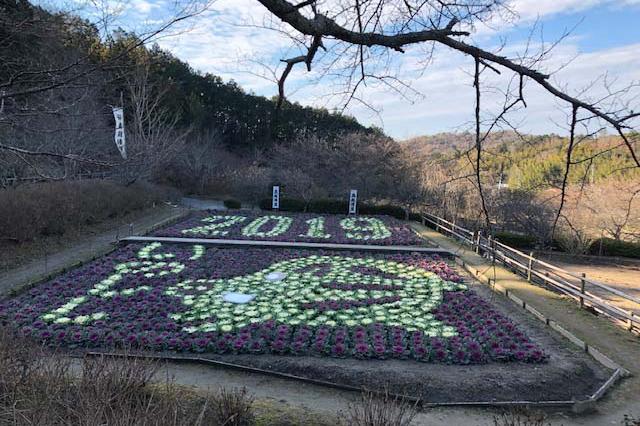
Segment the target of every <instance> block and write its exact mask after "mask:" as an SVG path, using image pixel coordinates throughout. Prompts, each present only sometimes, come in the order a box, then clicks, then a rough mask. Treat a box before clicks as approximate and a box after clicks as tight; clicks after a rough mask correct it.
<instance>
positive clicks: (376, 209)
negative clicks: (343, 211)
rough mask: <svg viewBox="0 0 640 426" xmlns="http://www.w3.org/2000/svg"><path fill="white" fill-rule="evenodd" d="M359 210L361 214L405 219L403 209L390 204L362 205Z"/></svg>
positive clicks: (405, 215)
mask: <svg viewBox="0 0 640 426" xmlns="http://www.w3.org/2000/svg"><path fill="white" fill-rule="evenodd" d="M359 210H360V213H361V214H384V215H387V216H393V217H395V218H396V219H400V220H404V219H405V218H406V217H407V214H406V212H405V209H403V208H402V207H400V206H395V205H392V204H363V205H361V206H360V209H359Z"/></svg>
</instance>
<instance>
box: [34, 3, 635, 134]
mask: <svg viewBox="0 0 640 426" xmlns="http://www.w3.org/2000/svg"><path fill="white" fill-rule="evenodd" d="M83 1H84V0H42V1H40V2H39V3H40V4H42V5H44V6H46V7H51V8H70V7H71V8H74V9H76V10H77V11H78V13H80V14H83V15H84V16H88V17H90V19H94V20H95V19H98V16H97V15H96V14H95V11H94V9H93V8H92V7H91V4H95V3H100V4H105V5H108V6H109V7H111V8H112V9H114V10H116V11H117V12H118V13H117V14H116V16H115V17H114V19H113V20H112V21H110V22H109V28H115V27H116V26H122V27H124V28H126V29H129V30H137V31H139V32H140V31H145V30H147V29H149V28H153V27H154V26H157V25H158V24H159V23H160V22H162V21H163V20H165V19H167V17H169V16H171V15H172V13H173V12H174V9H173V8H172V7H171V6H170V5H171V4H174V1H173V0H130V1H125V0H94V1H93V2H88V3H86V4H85V3H83ZM512 7H513V9H514V10H515V11H516V12H517V14H518V17H517V19H515V20H512V21H511V22H504V21H499V20H496V22H494V23H493V25H492V28H491V29H489V28H485V27H482V28H478V29H477V31H476V32H475V33H474V34H472V39H473V40H474V41H475V42H477V43H478V44H480V45H481V46H482V47H485V48H489V49H491V48H495V47H497V46H499V45H500V44H501V40H503V39H505V38H506V40H507V48H506V52H507V53H508V54H510V55H511V54H515V53H517V52H519V51H521V50H522V48H523V46H524V44H525V42H526V40H527V38H528V36H529V34H530V32H531V27H532V26H533V25H534V23H536V22H537V24H538V27H537V28H538V32H537V33H536V35H537V36H539V35H540V31H541V32H542V34H543V35H544V39H545V40H546V41H553V40H555V39H557V38H558V37H559V36H560V35H562V34H563V32H565V31H566V30H567V29H571V28H573V27H575V26H576V25H577V27H576V28H575V29H574V31H573V32H572V33H571V35H570V36H569V37H568V38H566V39H565V40H564V41H563V42H562V43H561V44H560V45H559V46H558V47H557V48H556V49H555V50H554V54H553V55H552V56H551V57H550V58H549V59H548V60H547V61H546V62H545V63H544V64H543V66H544V67H545V68H547V69H549V70H554V69H557V68H558V67H560V66H564V68H563V69H562V70H560V71H559V72H558V73H557V74H555V75H554V76H553V81H554V82H555V83H556V84H558V85H559V86H562V87H566V88H567V90H568V91H569V92H571V93H576V92H577V91H579V90H580V89H582V88H583V87H585V86H586V85H588V84H589V83H590V82H593V81H594V80H596V79H597V78H598V77H599V76H602V75H604V74H606V75H607V79H608V81H609V82H614V83H613V87H622V86H623V85H626V84H628V83H631V82H632V81H640V0H513V1H512ZM270 21H271V17H270V15H269V14H268V12H267V11H266V10H264V8H263V7H262V6H261V5H260V4H259V3H258V2H257V1H256V0H216V1H215V2H214V3H213V4H212V6H211V9H210V10H209V11H207V12H205V13H203V14H202V15H201V16H199V17H196V18H193V20H191V21H190V22H188V23H187V26H186V27H185V26H183V27H181V28H179V29H177V30H179V31H176V32H175V33H174V34H171V36H166V37H163V38H162V39H160V40H157V41H158V43H159V44H160V45H161V46H162V47H163V48H166V49H168V50H170V51H172V52H173V53H174V54H175V55H177V56H178V57H179V58H181V59H182V60H184V61H187V62H189V63H190V64H191V65H192V66H193V68H195V69H197V70H200V71H202V72H211V73H214V74H218V75H221V76H222V77H224V78H225V79H234V80H235V81H237V82H238V83H240V85H241V86H243V87H244V88H245V89H246V90H248V91H252V92H254V93H256V94H260V95H265V96H272V95H274V94H275V93H276V92H277V87H276V85H275V84H274V83H273V82H272V81H270V80H269V79H265V78H262V77H260V76H259V75H265V74H266V75H268V74H269V72H268V71H265V68H264V67H263V66H262V65H257V63H258V62H259V63H261V64H266V65H268V66H269V67H271V68H273V67H277V66H278V65H279V59H280V58H283V57H288V56H291V53H292V51H291V48H290V46H291V43H290V41H289V40H288V38H287V37H285V36H282V35H281V34H279V33H277V32H274V31H270V30H266V29H263V28H259V27H260V26H262V25H263V24H265V23H269V22H270ZM537 39H538V38H537V37H536V40H537ZM436 53H437V55H436V56H435V60H434V61H433V62H432V63H431V64H430V65H429V66H427V67H426V68H423V67H422V66H421V65H420V61H421V59H422V58H423V56H422V55H423V52H422V51H421V50H420V49H409V50H408V52H407V53H406V54H404V55H400V54H399V55H397V57H395V58H394V66H395V67H396V69H397V70H398V72H399V75H400V76H401V77H402V78H403V81H406V82H407V83H409V84H411V86H412V88H413V89H415V90H416V91H417V92H418V93H419V95H418V94H414V95H412V96H410V99H408V100H407V99H405V98H403V97H401V96H398V95H396V94H394V93H393V92H390V91H389V90H385V89H383V88H381V87H377V86H376V85H374V84H372V85H369V86H368V87H367V88H366V89H365V91H364V92H363V93H362V94H361V96H362V97H363V99H365V100H366V101H367V103H369V104H370V105H373V106H374V107H375V108H376V110H377V111H376V112H372V111H371V110H370V109H369V108H366V107H364V106H362V105H359V104H357V103H356V104H352V105H351V106H350V107H349V108H348V109H347V111H346V113H348V114H351V115H354V116H355V117H356V118H358V119H359V120H360V121H361V122H362V123H363V124H366V125H369V124H374V125H377V126H380V127H383V128H384V130H385V131H386V132H387V133H388V134H390V135H391V136H394V137H396V138H398V139H404V138H407V137H411V136H417V135H422V134H433V133H437V132H446V131H456V130H465V129H467V128H469V123H470V120H472V118H473V115H472V114H473V108H474V105H473V99H474V98H473V88H472V87H471V82H472V81H471V80H472V79H471V77H470V76H469V75H468V73H469V71H470V70H471V69H472V68H471V66H472V62H471V61H470V60H469V59H468V58H465V57H463V56H462V55H459V54H457V53H455V52H451V51H449V50H446V49H438V50H437V51H436ZM280 70H281V68H280ZM318 77H319V72H318V71H317V70H316V71H312V72H311V73H306V72H305V71H304V69H303V68H298V69H296V70H295V71H294V72H293V73H292V75H291V77H290V81H289V83H288V88H289V90H288V92H289V98H290V99H291V100H295V101H298V102H300V103H302V104H306V105H314V106H322V107H326V108H329V109H332V108H336V107H339V106H341V105H342V104H341V103H339V102H338V101H337V99H336V97H335V96H333V95H332V94H333V93H334V92H335V91H336V88H335V87H334V86H335V85H336V84H337V82H336V81H335V80H333V79H330V78H326V77H325V78H324V79H323V80H321V81H320V82H318V81H317V79H318ZM505 78H506V77H497V76H494V77H492V76H487V82H486V84H487V85H495V86H500V85H504V84H505V83H506V80H505ZM616 85H617V86H616ZM603 93H604V92H603V89H602V80H599V81H598V82H597V84H596V85H595V86H593V87H592V88H591V89H590V91H589V92H587V93H586V94H585V96H588V97H594V98H595V97H598V96H600V95H602V94H603ZM525 95H526V97H527V100H528V108H527V109H526V111H523V112H519V113H516V114H515V115H514V116H513V117H512V119H513V120H514V122H517V123H518V124H519V127H520V128H521V129H522V130H523V131H526V132H530V133H550V132H554V133H560V134H563V133H565V132H566V106H565V105H563V104H562V103H559V102H558V101H556V100H554V99H553V98H552V97H551V96H550V95H548V94H546V93H545V92H543V91H541V90H539V89H537V88H536V87H535V85H533V84H529V85H527V87H526V90H525ZM500 100H501V98H500V96H498V95H496V94H495V93H494V94H492V93H487V94H486V95H485V98H484V104H485V105H486V107H487V110H486V111H487V113H489V112H490V111H491V110H492V106H495V105H496V104H497V103H498V102H500ZM638 109H640V105H638V108H636V110H638Z"/></svg>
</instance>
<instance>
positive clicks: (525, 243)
mask: <svg viewBox="0 0 640 426" xmlns="http://www.w3.org/2000/svg"><path fill="white" fill-rule="evenodd" d="M495 239H496V240H497V241H499V242H501V243H502V244H505V245H508V246H510V247H513V248H517V249H532V248H535V246H536V244H537V242H538V239H537V238H536V237H534V236H532V235H523V234H515V233H513V232H504V231H503V232H496V233H495Z"/></svg>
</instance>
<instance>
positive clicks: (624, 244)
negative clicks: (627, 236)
mask: <svg viewBox="0 0 640 426" xmlns="http://www.w3.org/2000/svg"><path fill="white" fill-rule="evenodd" d="M601 244H602V253H600V245H601ZM589 254H594V255H600V254H602V255H603V256H620V257H632V258H635V259H640V243H632V242H629V241H620V240H614V239H612V238H600V239H597V240H595V241H594V242H592V243H591V245H590V246H589Z"/></svg>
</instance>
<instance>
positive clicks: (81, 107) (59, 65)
mask: <svg viewBox="0 0 640 426" xmlns="http://www.w3.org/2000/svg"><path fill="white" fill-rule="evenodd" d="M211 1H212V0H211ZM211 1H210V0H184V1H183V0H180V1H177V2H175V5H176V9H175V14H173V15H172V16H170V17H169V18H168V19H167V20H166V21H165V22H163V23H162V24H159V25H158V26H157V27H155V28H152V29H151V30H149V31H147V32H145V33H143V34H140V35H139V36H138V37H135V38H131V39H130V40H128V44H126V45H125V46H122V48H121V49H119V50H118V52H117V53H116V54H113V55H107V56H104V55H103V53H104V52H103V51H101V49H103V48H104V46H105V44H104V43H103V42H104V40H102V39H101V35H100V34H99V30H98V28H97V26H96V25H94V24H92V23H90V22H88V21H85V20H82V19H81V18H78V17H75V16H73V15H72V14H70V13H64V12H58V13H50V12H47V11H45V10H43V9H41V8H39V7H37V6H33V5H31V4H30V3H29V2H28V1H27V0H8V1H5V2H1V3H0V59H1V60H0V135H2V138H0V152H2V154H3V156H4V155H5V154H6V155H7V156H8V157H9V158H10V161H11V165H12V169H13V173H14V174H15V173H20V170H22V169H25V168H26V169H28V170H31V171H32V173H33V172H35V173H36V174H37V175H39V176H41V177H42V178H43V179H61V178H64V177H66V176H67V173H66V172H68V170H69V169H70V168H71V169H73V168H79V167H82V165H83V164H84V165H86V166H87V167H90V168H105V167H106V168H109V167H113V166H115V165H117V164H118V163H119V161H118V159H117V156H116V155H115V149H111V150H107V149H105V146H104V144H105V143H107V142H108V141H109V139H110V138H108V137H107V131H108V130H107V129H108V127H109V115H110V110H109V109H108V107H107V105H105V104H101V105H99V102H100V100H101V99H102V100H104V96H103V95H104V94H103V93H101V91H102V90H103V88H104V84H105V83H106V82H107V81H111V80H112V79H113V78H114V74H115V71H117V74H118V75H122V72H123V66H124V63H123V60H124V59H125V58H126V57H127V56H129V55H130V54H131V53H132V52H134V51H135V50H136V49H138V48H140V47H141V46H143V45H145V44H147V43H149V42H151V41H152V40H154V39H156V38H158V37H159V36H161V35H167V33H168V32H169V30H170V29H172V28H174V27H176V26H177V25H178V24H179V23H181V22H184V21H186V20H187V19H189V18H191V17H193V16H195V15H198V14H200V13H201V12H203V11H204V10H206V9H207V8H208V6H209V4H210V3H211ZM94 4H95V5H98V6H97V7H98V8H100V7H101V6H103V5H104V3H102V4H99V3H97V2H96V3H94ZM101 12H102V13H101V14H100V15H101V16H102V19H103V21H104V22H105V23H106V22H107V21H108V19H107V17H106V14H107V13H108V11H105V10H102V11H101ZM105 25H106V24H105ZM104 31H105V34H104V35H103V36H108V31H110V29H109V28H107V27H106V26H105V27H104ZM60 117H63V118H64V119H60ZM70 123H72V124H74V125H76V126H77V127H76V128H74V129H72V128H70ZM34 124H36V125H34ZM87 129H90V130H91V131H93V132H94V133H90V132H88V131H87ZM96 132H98V133H101V135H100V136H97V135H96ZM89 141H91V142H93V144H90V143H89ZM78 142H82V143H78ZM96 142H98V143H96ZM109 146H110V147H112V146H113V142H109ZM15 164H20V166H19V167H18V166H15Z"/></svg>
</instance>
